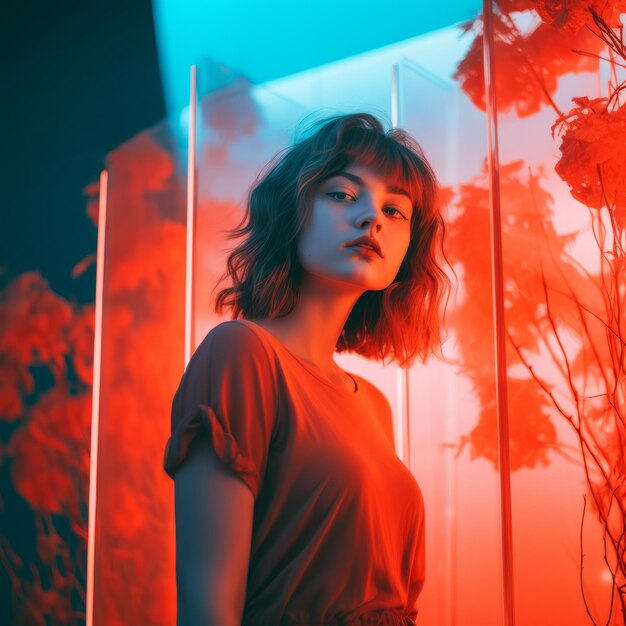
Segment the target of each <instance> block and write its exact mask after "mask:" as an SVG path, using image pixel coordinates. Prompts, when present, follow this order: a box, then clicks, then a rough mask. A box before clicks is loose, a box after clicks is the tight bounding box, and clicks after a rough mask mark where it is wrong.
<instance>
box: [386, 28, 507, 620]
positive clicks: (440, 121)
mask: <svg viewBox="0 0 626 626" xmlns="http://www.w3.org/2000/svg"><path fill="white" fill-rule="evenodd" d="M423 39H424V40H425V41H424V42H423V43H422V42H421V41H420V45H418V46H416V49H415V50H413V51H412V54H411V55H410V56H408V57H407V58H404V59H403V62H402V66H401V68H400V76H401V78H402V80H401V90H400V93H401V117H400V126H403V127H405V128H406V129H407V130H408V131H409V132H411V134H412V135H413V136H414V137H416V138H417V139H418V141H419V142H420V143H421V145H422V147H423V149H424V151H425V153H426V155H427V156H428V158H429V159H430V161H431V163H432V165H433V168H434V169H435V172H436V173H437V176H438V178H439V181H440V183H441V185H442V187H443V189H444V194H445V195H447V196H448V197H449V198H450V200H449V202H448V205H447V211H446V214H445V215H446V240H445V244H444V245H445V250H446V255H447V256H448V258H449V260H450V263H451V264H452V265H453V267H454V270H455V272H456V273H457V275H458V281H456V279H455V278H454V276H451V278H452V280H453V282H454V283H455V290H454V291H453V295H452V297H451V299H450V302H449V305H448V310H447V315H446V320H447V323H446V326H445V332H446V334H447V335H448V336H447V341H445V343H444V347H443V353H444V356H445V361H441V360H439V359H436V358H435V357H432V358H431V359H430V360H429V361H428V362H427V363H425V364H423V365H422V364H419V363H418V364H416V365H415V366H414V367H413V368H412V369H411V370H410V375H409V387H410V409H411V412H410V417H411V419H410V450H411V455H410V459H411V470H412V471H413V473H414V475H415V476H416V478H417V480H418V482H419V483H420V485H421V486H422V489H423V492H424V499H425V504H426V514H427V515H426V536H427V549H426V567H427V574H426V585H425V587H424V590H423V592H422V596H421V597H420V600H421V612H420V613H421V614H420V617H421V619H422V622H421V623H424V624H441V625H442V626H456V625H458V626H462V625H464V624H481V625H484V626H500V625H501V624H502V620H503V617H502V582H501V578H502V573H501V571H502V568H501V555H500V523H499V519H500V510H499V478H498V470H497V445H498V444H497V424H496V414H495V411H494V410H493V408H492V406H491V405H492V404H493V401H494V394H495V392H494V385H495V370H494V347H493V315H492V304H491V254H490V230H489V209H488V207H489V205H488V194H487V191H486V188H485V186H484V184H483V185H482V189H481V191H480V196H479V198H478V199H476V198H474V203H473V204H472V205H471V206H470V205H469V203H468V202H467V201H466V197H467V190H466V189H464V188H463V185H464V184H466V183H467V182H469V181H470V180H471V179H472V178H473V177H480V176H482V177H483V178H484V167H485V159H486V155H487V140H486V129H487V122H486V119H485V115H484V113H483V112H481V111H479V110H478V109H476V107H474V105H473V104H472V103H471V102H470V101H469V99H468V98H467V96H466V95H465V94H464V93H463V92H462V91H461V89H460V86H459V84H458V82H456V81H454V80H453V79H452V75H453V73H454V71H455V69H456V65H457V64H458V62H459V60H460V59H461V58H463V56H464V54H465V52H466V49H467V45H468V38H467V37H466V38H461V39H459V38H458V33H457V32H456V30H455V29H446V30H445V31H440V32H439V33H436V34H434V35H433V36H431V37H429V38H423ZM485 180H486V179H485ZM469 311H471V316H470V315H468V312H469ZM386 391H387V393H388V395H390V396H393V394H392V389H391V387H390V386H387V388H386Z"/></svg>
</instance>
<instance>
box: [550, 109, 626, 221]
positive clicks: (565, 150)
mask: <svg viewBox="0 0 626 626" xmlns="http://www.w3.org/2000/svg"><path fill="white" fill-rule="evenodd" d="M573 101H574V102H575V103H576V104H577V105H578V106H576V107H574V108H573V109H572V110H571V111H569V113H567V114H565V115H563V116H561V117H560V118H559V119H558V120H557V121H556V122H555V124H554V126H553V127H552V130H553V133H554V130H555V128H556V127H557V126H559V127H560V131H561V133H562V143H561V145H560V148H559V149H560V150H561V153H562V156H561V159H560V160H559V161H558V163H557V164H556V166H555V171H556V172H557V174H558V175H559V176H560V177H561V178H562V179H563V180H564V181H565V182H566V183H567V184H568V185H569V188H570V191H571V194H572V196H574V198H576V199H577V200H579V201H580V202H582V203H584V204H586V205H587V206H588V207H591V208H594V209H600V208H601V207H603V206H608V207H610V209H611V210H612V212H613V214H614V217H615V220H616V224H617V227H618V228H620V229H624V228H626V166H625V164H626V105H622V106H621V107H620V108H618V109H616V110H614V111H609V110H608V108H607V99H606V98H596V99H593V100H589V98H587V97H583V98H574V99H573ZM598 172H599V173H600V175H598Z"/></svg>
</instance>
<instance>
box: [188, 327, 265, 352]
mask: <svg viewBox="0 0 626 626" xmlns="http://www.w3.org/2000/svg"><path fill="white" fill-rule="evenodd" d="M218 345H219V346H220V347H224V348H230V349H233V350H237V349H240V348H245V349H246V350H262V351H265V350H266V349H267V347H266V342H265V341H264V337H263V335H261V334H260V333H257V332H256V331H255V330H254V329H253V327H252V326H251V325H250V324H246V323H245V322H244V321H242V320H225V321H223V322H219V323H218V324H216V325H215V326H213V328H211V330H209V331H208V332H207V333H206V335H205V336H204V339H203V340H202V341H201V342H200V344H199V346H198V349H200V348H201V347H208V346H218Z"/></svg>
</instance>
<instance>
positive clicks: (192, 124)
mask: <svg viewBox="0 0 626 626" xmlns="http://www.w3.org/2000/svg"><path fill="white" fill-rule="evenodd" d="M189 81H190V87H189V128H188V152H187V245H186V248H185V257H186V270H185V350H184V353H185V363H184V367H187V363H189V359H190V358H191V350H192V345H193V332H192V319H193V234H194V210H195V199H196V193H195V192H196V66H195V65H192V66H191V72H190V79H189Z"/></svg>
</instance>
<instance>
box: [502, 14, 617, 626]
mask: <svg viewBox="0 0 626 626" xmlns="http://www.w3.org/2000/svg"><path fill="white" fill-rule="evenodd" d="M547 11H548V9H546V10H545V12H547ZM585 14H586V15H587V17H588V20H587V21H588V23H589V24H590V25H591V26H594V24H593V21H592V20H591V17H590V15H589V14H587V12H586V11H585V12H584V14H583V13H582V12H581V13H580V14H579V15H578V16H577V17H576V20H580V21H581V22H580V24H579V25H578V26H579V27H582V24H583V21H584V20H585ZM513 17H514V19H515V23H516V24H517V29H518V30H517V35H516V36H515V41H516V45H517V46H518V48H517V50H516V49H515V48H514V47H513V46H512V45H510V44H508V43H505V39H506V41H509V42H510V41H512V39H511V33H513V32H514V31H513V26H511V25H510V24H513V22H511V23H510V24H509V23H508V22H503V27H502V30H503V38H502V39H499V40H498V41H497V44H496V72H497V73H498V74H497V82H496V84H497V86H498V93H497V97H498V106H499V109H500V111H499V121H498V123H499V137H500V163H501V176H500V186H501V197H502V224H503V227H502V238H503V252H504V278H505V292H506V331H507V333H509V338H508V340H507V351H508V390H509V423H510V433H511V451H512V454H511V470H512V476H511V481H512V485H511V486H512V497H513V502H512V508H513V541H514V553H513V559H514V561H513V562H514V568H515V606H516V618H517V621H516V624H517V626H535V625H537V624H546V625H547V624H568V625H572V626H574V625H576V626H578V625H580V626H583V625H586V624H589V623H598V624H623V623H624V618H625V614H624V607H623V605H621V604H620V602H619V599H618V594H617V593H615V595H614V598H613V607H612V617H611V618H609V614H610V613H611V606H610V605H611V596H612V576H611V573H610V570H609V569H608V567H607V563H605V562H604V560H603V559H604V550H605V547H604V544H603V524H601V523H600V518H601V515H600V514H599V513H598V510H597V509H596V506H595V504H594V500H596V499H597V502H598V503H600V510H601V511H602V512H603V515H606V516H607V517H608V518H609V520H610V521H609V522H608V527H609V528H610V529H611V530H612V533H613V539H614V540H615V541H616V542H617V541H619V540H620V536H621V542H622V543H621V551H622V556H621V559H622V565H621V567H622V575H621V577H620V576H619V575H618V579H617V581H616V584H617V585H620V584H622V585H623V584H624V582H625V581H624V556H623V554H624V552H623V547H624V534H623V533H624V518H623V508H622V512H621V513H617V512H618V510H619V506H621V507H623V506H624V504H625V502H624V490H623V485H624V450H625V448H624V437H625V435H626V432H625V430H624V421H623V414H624V413H623V409H624V385H623V372H624V366H625V361H624V350H623V339H624V324H623V322H620V314H619V300H620V298H621V307H622V311H623V305H624V290H623V287H624V281H623V278H622V280H621V287H619V289H621V295H618V291H617V290H616V288H617V285H618V283H617V282H616V281H619V279H618V278H617V275H616V271H615V267H616V266H615V260H616V257H615V256H614V254H615V253H616V252H617V255H618V256H619V254H620V252H619V250H616V249H613V243H614V242H613V240H612V230H611V223H610V219H609V213H608V211H607V210H606V208H604V209H603V210H602V211H601V212H600V211H599V206H597V207H596V208H592V209H590V208H588V207H587V206H585V204H583V203H582V202H580V201H579V200H577V199H575V198H574V197H573V196H572V194H571V193H570V191H569V188H568V187H569V186H574V187H576V188H578V190H579V192H580V193H579V198H580V199H584V197H586V199H588V200H591V201H593V202H598V201H599V198H600V184H599V180H598V176H597V171H596V169H595V163H594V160H596V159H597V160H598V161H599V162H602V163H603V165H602V167H603V174H604V176H605V177H606V178H605V182H606V183H607V185H608V186H607V192H608V194H609V196H610V197H611V198H612V200H615V199H616V194H615V192H616V191H619V188H620V187H621V188H622V189H623V177H624V174H623V171H624V170H623V168H624V163H625V162H626V161H625V159H624V144H625V139H624V134H623V130H619V129H621V128H623V122H618V121H617V120H616V119H615V116H613V118H611V116H608V115H599V114H598V115H596V114H594V113H593V112H592V111H591V110H589V109H588V110H586V112H584V118H582V117H581V123H580V128H579V130H578V134H577V136H576V137H575V138H574V136H573V134H570V135H569V136H567V142H566V143H565V144H564V143H563V139H564V138H565V137H559V135H558V134H555V136H554V138H553V137H552V135H551V128H552V126H553V125H554V124H555V122H556V120H557V118H558V117H559V114H560V113H567V112H569V111H570V110H571V109H572V108H573V107H574V106H575V105H576V103H574V102H573V100H572V99H573V98H575V97H583V96H587V97H588V98H589V99H593V98H597V97H600V96H606V95H607V93H606V89H607V79H608V78H609V76H608V70H607V68H606V67H605V68H604V69H603V70H602V74H603V75H601V74H600V73H599V72H598V62H597V59H593V58H591V57H589V56H583V55H579V54H576V53H574V52H572V51H571V50H572V49H578V50H583V51H586V52H592V53H597V52H601V54H602V56H605V57H607V56H608V51H607V50H606V49H604V50H602V51H601V50H600V48H599V47H598V42H599V39H598V38H597V37H595V36H594V35H593V34H591V33H590V31H588V29H586V28H584V27H583V28H582V30H580V29H578V34H576V35H574V34H572V32H570V27H571V28H573V29H574V30H576V28H574V27H575V24H573V21H574V20H573V15H569V14H567V13H563V15H561V18H562V19H563V20H564V21H568V23H567V24H565V23H564V22H563V23H562V24H561V25H562V26H563V30H561V31H559V30H557V29H556V28H554V27H553V26H551V25H549V24H547V23H543V22H542V21H541V20H539V19H538V17H537V15H536V14H535V13H532V14H531V13H530V12H526V13H524V14H520V15H514V16H513ZM561 18H559V19H561ZM594 28H595V29H596V30H597V28H596V27H595V26H594ZM535 29H536V30H535ZM533 33H534V34H533ZM617 69H618V70H619V69H620V68H619V67H618V68H617ZM624 78H625V75H624V72H623V71H621V80H623V79H624ZM520 81H524V86H523V89H522V88H521V87H522V83H521V82H520ZM618 82H619V81H618ZM546 94H549V98H550V100H548V97H547V95H546ZM596 108H597V105H596ZM581 113H582V110H581ZM572 119H573V118H572ZM622 119H623V115H622ZM611 124H613V126H611ZM563 130H565V127H564V128H563ZM620 133H621V134H620ZM618 146H619V148H618ZM615 150H618V151H621V154H620V153H616V152H615ZM563 156H565V157H566V158H567V160H566V159H562V158H561V157H563ZM557 171H558V172H559V173H557ZM620 172H621V173H620ZM620 176H621V179H620V178H619V177H620ZM616 180H621V181H622V182H620V183H619V186H618V188H617V189H616V188H615V181H616ZM583 188H584V189H585V190H589V191H583ZM618 195H619V194H618ZM622 197H623V195H622ZM622 207H623V205H622ZM618 209H619V203H618ZM622 211H623V208H622ZM599 218H600V219H601V220H602V222H603V224H604V229H605V235H606V240H605V241H604V242H603V241H601V237H602V234H601V230H602V229H601V227H600V223H599ZM614 219H619V216H618V213H617V210H616V211H615V214H614ZM592 220H593V222H594V225H593V227H592ZM624 222H625V221H623V222H622V226H623V225H624ZM614 226H615V223H614ZM594 230H595V233H594ZM602 249H603V250H604V251H605V258H604V261H603V262H602V269H601V261H600V259H601V256H602V255H601V250H602ZM621 255H622V259H623V258H624V257H623V248H622V251H621ZM611 264H613V269H612V270H611V269H610V267H609V266H610V265H611ZM601 272H602V273H603V275H604V279H603V280H602V279H601ZM622 274H623V273H622ZM607 306H609V307H611V308H612V311H609V310H607ZM622 315H623V314H622ZM622 319H623V318H622ZM620 323H621V341H620V338H619V332H620ZM605 325H606V326H605ZM608 328H611V330H610V331H609V330H607V329H608ZM620 344H621V347H618V346H620ZM620 368H621V372H622V374H621V375H622V382H621V383H620V382H619V380H617V379H618V377H619V372H620ZM620 385H621V391H620ZM607 393H608V394H609V396H608V397H607ZM610 394H615V395H614V396H613V401H614V408H611V406H610V405H609V402H608V400H609V398H610ZM620 403H621V406H620ZM619 410H621V411H622V413H621V415H622V417H621V422H620V419H619V415H618V411H619ZM583 451H584V454H583ZM617 468H619V469H617ZM600 469H602V470H603V471H604V472H606V477H608V478H609V481H608V482H607V480H606V478H604V477H602V475H601V473H600ZM588 478H589V479H590V482H589V481H588ZM609 483H610V484H611V485H612V487H613V488H616V487H617V488H618V491H617V492H616V494H615V495H616V498H615V499H614V500H613V503H612V505H611V504H610V499H611V498H610V497H609V494H610V492H609V490H608V484H609ZM591 485H593V487H591ZM620 485H621V490H620ZM585 502H586V510H585V511H583V507H584V506H585ZM609 507H610V508H612V511H611V512H610V513H609V512H608V510H609ZM620 520H621V521H620ZM606 544H607V547H606V553H607V558H608V561H607V562H608V563H609V564H610V566H611V568H613V570H614V571H615V567H616V565H615V564H616V559H615V551H614V548H613V547H612V545H611V539H610V537H609V536H607V537H606ZM581 583H582V584H583V586H584V597H583V592H582V591H581ZM622 600H623V599H622ZM585 602H586V603H587V606H585ZM588 611H589V613H590V614H591V615H593V617H594V619H595V622H592V620H591V619H590V615H588Z"/></svg>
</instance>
